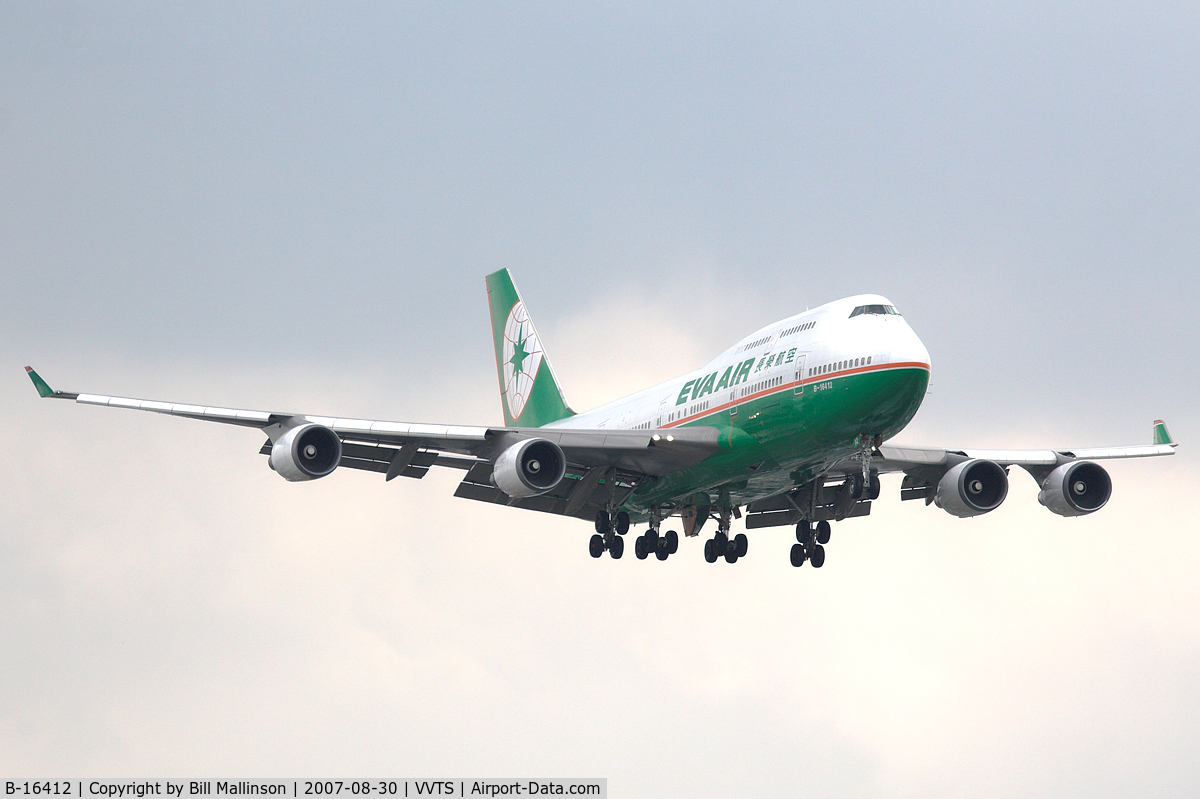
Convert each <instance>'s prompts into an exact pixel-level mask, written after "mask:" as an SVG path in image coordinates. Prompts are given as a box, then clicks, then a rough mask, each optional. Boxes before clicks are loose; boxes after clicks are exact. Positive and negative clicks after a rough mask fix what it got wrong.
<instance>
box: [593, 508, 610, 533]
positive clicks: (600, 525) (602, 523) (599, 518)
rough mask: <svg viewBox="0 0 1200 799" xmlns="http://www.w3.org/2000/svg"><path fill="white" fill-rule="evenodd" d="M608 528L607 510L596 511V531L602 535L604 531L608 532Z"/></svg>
mask: <svg viewBox="0 0 1200 799" xmlns="http://www.w3.org/2000/svg"><path fill="white" fill-rule="evenodd" d="M610 529H611V527H610V526H609V519H608V511H603V510H602V511H598V512H597V513H596V532H597V533H599V534H600V535H604V534H605V533H607V532H609V530H610Z"/></svg>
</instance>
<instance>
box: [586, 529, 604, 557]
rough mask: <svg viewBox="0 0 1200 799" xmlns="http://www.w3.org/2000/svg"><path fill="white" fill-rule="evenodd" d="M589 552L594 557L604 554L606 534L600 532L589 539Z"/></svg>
mask: <svg viewBox="0 0 1200 799" xmlns="http://www.w3.org/2000/svg"><path fill="white" fill-rule="evenodd" d="M588 554H589V555H591V556H592V557H593V558H598V557H600V556H601V555H603V554H604V536H602V535H600V534H599V533H596V534H595V535H594V536H592V540H591V541H588Z"/></svg>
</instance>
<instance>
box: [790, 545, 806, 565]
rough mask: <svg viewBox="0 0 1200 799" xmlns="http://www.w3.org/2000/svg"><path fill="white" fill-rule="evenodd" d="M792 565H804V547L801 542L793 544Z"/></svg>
mask: <svg viewBox="0 0 1200 799" xmlns="http://www.w3.org/2000/svg"><path fill="white" fill-rule="evenodd" d="M792 565H793V566H797V567H799V566H803V565H804V547H803V546H802V545H800V544H792Z"/></svg>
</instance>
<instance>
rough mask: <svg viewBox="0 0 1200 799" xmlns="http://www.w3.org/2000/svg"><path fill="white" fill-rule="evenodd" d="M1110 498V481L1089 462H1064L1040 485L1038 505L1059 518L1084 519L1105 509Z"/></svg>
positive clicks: (1100, 469) (1106, 474)
mask: <svg viewBox="0 0 1200 799" xmlns="http://www.w3.org/2000/svg"><path fill="white" fill-rule="evenodd" d="M1110 496H1112V478H1110V477H1109V476H1108V472H1106V471H1104V467H1102V466H1100V464H1098V463H1092V462H1091V461H1075V462H1073V463H1064V464H1063V465H1062V466H1059V467H1058V468H1057V469H1055V470H1054V471H1052V472H1050V476H1049V477H1047V478H1046V479H1045V481H1044V482H1043V483H1042V490H1041V491H1040V492H1038V502H1040V503H1042V504H1043V505H1045V506H1046V507H1047V508H1049V509H1050V510H1052V511H1054V512H1055V513H1057V514H1058V515H1059V516H1083V515H1084V514H1086V513H1094V512H1096V511H1098V510H1100V509H1101V508H1103V507H1104V504H1105V503H1106V502H1108V498H1109V497H1110Z"/></svg>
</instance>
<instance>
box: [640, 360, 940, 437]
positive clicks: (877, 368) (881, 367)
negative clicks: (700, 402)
mask: <svg viewBox="0 0 1200 799" xmlns="http://www.w3.org/2000/svg"><path fill="white" fill-rule="evenodd" d="M889 369H924V370H925V371H927V372H928V371H929V364H927V363H923V362H921V361H905V362H903V363H881V364H872V365H870V366H858V367H855V368H853V369H842V370H841V371H840V372H829V373H827V374H823V375H818V376H817V377H806V378H802V379H801V380H800V381H799V382H797V381H795V380H793V381H792V382H790V383H782V384H780V385H778V386H773V387H771V388H764V389H763V390H762V391H756V392H755V393H753V394H747V395H746V396H744V397H741V398H740V399H738V400H736V401H734V402H726V403H725V404H724V405H718V406H716V407H715V408H707V409H705V411H704V412H703V413H697V414H694V415H692V416H685V417H683V418H682V419H676V420H675V421H674V422H670V423H669V424H664V425H663V426H662V429H664V430H665V429H666V428H668V427H679V426H680V425H683V424H687V423H688V422H694V421H696V420H697V419H703V418H705V417H706V416H712V415H713V414H714V413H720V412H721V411H724V410H727V409H729V408H732V407H733V406H735V405H742V404H744V403H747V402H750V401H751V400H756V399H759V398H761V397H769V396H770V395H772V394H779V393H782V392H784V391H795V389H796V386H797V385H800V386H806V385H810V384H813V383H824V382H825V381H827V380H833V379H834V378H838V377H848V376H850V375H858V374H863V373H864V372H886V371H887V370H889ZM689 404H690V403H689Z"/></svg>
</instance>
